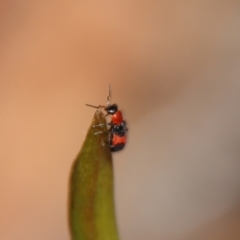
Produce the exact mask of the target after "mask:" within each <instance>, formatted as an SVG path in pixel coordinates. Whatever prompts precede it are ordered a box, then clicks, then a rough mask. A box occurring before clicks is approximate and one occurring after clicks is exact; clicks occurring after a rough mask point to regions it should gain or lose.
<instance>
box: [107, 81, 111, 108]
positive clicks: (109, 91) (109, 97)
mask: <svg viewBox="0 0 240 240" xmlns="http://www.w3.org/2000/svg"><path fill="white" fill-rule="evenodd" d="M110 100H111V87H110V84H108V96H107V105H110Z"/></svg>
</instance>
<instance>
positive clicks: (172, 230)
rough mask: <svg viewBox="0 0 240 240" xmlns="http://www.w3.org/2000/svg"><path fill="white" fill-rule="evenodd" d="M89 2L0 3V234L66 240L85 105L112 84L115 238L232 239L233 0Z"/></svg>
mask: <svg viewBox="0 0 240 240" xmlns="http://www.w3.org/2000/svg"><path fill="white" fill-rule="evenodd" d="M86 2H88V3H84V2H83V1H61V0H58V1H46V0H42V1H30V0H25V1H10V0H9V1H4V0H3V1H0V149H1V151H0V190H1V191H0V239H4V240H15V239H24V240H32V239H34V240H42V239H45V240H52V239H56V240H67V239H69V234H68V228H67V191H68V189H67V187H68V177H69V170H70V167H71V164H72V161H73V159H74V157H75V156H76V154H77V153H78V151H79V149H80V146H81V143H82V141H83V139H84V136H85V133H86V130H87V128H88V126H89V124H90V121H91V118H92V115H93V109H91V108H87V107H85V106H84V104H85V103H90V104H105V102H106V94H107V84H108V83H110V84H111V86H112V89H113V91H112V94H113V102H117V103H118V104H119V106H120V108H122V109H123V112H124V114H125V118H126V120H127V121H128V124H129V129H130V131H129V138H128V145H127V147H126V149H125V150H124V151H122V152H121V153H116V154H114V168H115V183H116V184H115V185H116V186H115V187H116V210H117V215H118V223H119V230H120V234H121V237H122V238H121V239H122V240H146V239H147V240H158V239H161V240H190V239H204V240H206V239H207V240H208V239H209V240H210V239H211V240H212V239H218V240H221V239H223V240H226V239H240V227H239V225H240V211H239V210H240V205H239V200H240V199H239V197H240V190H239V189H240V174H239V172H240V159H239V157H240V150H239V144H240V127H239V120H240V111H239V104H240V97H239V93H240V80H239V75H240V67H239V66H240V44H239V43H240V30H239V29H240V14H239V12H240V3H239V2H238V1H214V0H210V1H190V0H189V1H129V0H127V1H125V0H123V1H103V2H102V1H86Z"/></svg>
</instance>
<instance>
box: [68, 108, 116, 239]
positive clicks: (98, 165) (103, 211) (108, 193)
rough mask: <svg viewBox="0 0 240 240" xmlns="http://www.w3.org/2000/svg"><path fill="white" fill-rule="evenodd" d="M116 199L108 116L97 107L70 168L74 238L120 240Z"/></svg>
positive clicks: (71, 222)
mask: <svg viewBox="0 0 240 240" xmlns="http://www.w3.org/2000/svg"><path fill="white" fill-rule="evenodd" d="M99 124H102V126H98V125H99ZM97 132H101V133H99V134H96V133H97ZM113 198H114V196H113V166H112V154H111V152H110V149H109V147H108V130H107V125H106V119H105V117H104V115H103V113H102V112H101V111H99V110H98V111H96V113H95V115H94V117H93V121H92V124H91V126H90V128H89V130H88V133H87V136H86V139H85V141H84V143H83V146H82V149H81V151H80V153H79V154H78V156H77V158H76V160H75V162H74V164H73V167H72V171H71V177H70V201H69V220H70V221H69V222H70V232H71V239H72V240H118V239H119V238H118V234H117V226H116V220H115V212H114V200H113Z"/></svg>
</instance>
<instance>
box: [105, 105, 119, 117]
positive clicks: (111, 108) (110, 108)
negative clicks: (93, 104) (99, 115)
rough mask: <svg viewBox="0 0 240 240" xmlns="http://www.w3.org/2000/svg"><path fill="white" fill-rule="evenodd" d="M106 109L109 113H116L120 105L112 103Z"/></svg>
mask: <svg viewBox="0 0 240 240" xmlns="http://www.w3.org/2000/svg"><path fill="white" fill-rule="evenodd" d="M105 111H106V112H107V113H108V114H112V115H113V114H114V113H116V112H117V111H118V106H117V104H111V105H108V106H107V107H105Z"/></svg>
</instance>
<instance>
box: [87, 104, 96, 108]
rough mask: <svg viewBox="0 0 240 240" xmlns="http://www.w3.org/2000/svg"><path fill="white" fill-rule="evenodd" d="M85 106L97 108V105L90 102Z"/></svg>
mask: <svg viewBox="0 0 240 240" xmlns="http://www.w3.org/2000/svg"><path fill="white" fill-rule="evenodd" d="M86 106H88V107H93V108H99V106H98V107H97V106H93V105H91V104H86Z"/></svg>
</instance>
